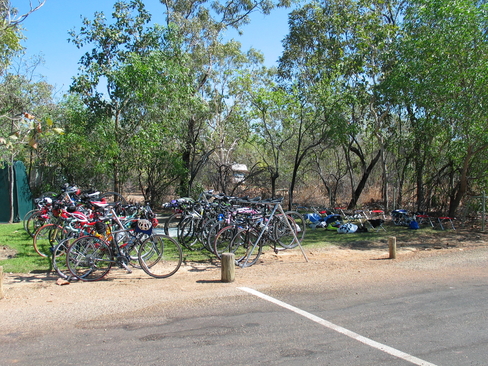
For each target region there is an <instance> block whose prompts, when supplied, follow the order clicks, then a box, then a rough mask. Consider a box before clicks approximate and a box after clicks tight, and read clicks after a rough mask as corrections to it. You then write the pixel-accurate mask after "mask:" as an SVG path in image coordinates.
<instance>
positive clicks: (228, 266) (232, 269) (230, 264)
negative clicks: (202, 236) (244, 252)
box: [220, 253, 236, 282]
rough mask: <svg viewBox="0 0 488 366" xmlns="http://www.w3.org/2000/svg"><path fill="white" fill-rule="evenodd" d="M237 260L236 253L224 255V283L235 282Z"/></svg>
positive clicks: (222, 262) (222, 260)
mask: <svg viewBox="0 0 488 366" xmlns="http://www.w3.org/2000/svg"><path fill="white" fill-rule="evenodd" d="M235 262H236V259H235V255H234V253H223V254H222V258H221V260H220V263H221V265H222V282H234V280H235V278H236V263H235Z"/></svg>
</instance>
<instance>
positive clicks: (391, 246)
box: [388, 236, 396, 259]
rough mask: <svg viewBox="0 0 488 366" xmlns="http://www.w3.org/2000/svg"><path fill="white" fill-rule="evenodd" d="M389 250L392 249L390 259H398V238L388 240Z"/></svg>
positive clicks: (391, 237) (392, 237)
mask: <svg viewBox="0 0 488 366" xmlns="http://www.w3.org/2000/svg"><path fill="white" fill-rule="evenodd" d="M388 248H389V249H390V259H396V237H394V236H390V237H389V238H388Z"/></svg>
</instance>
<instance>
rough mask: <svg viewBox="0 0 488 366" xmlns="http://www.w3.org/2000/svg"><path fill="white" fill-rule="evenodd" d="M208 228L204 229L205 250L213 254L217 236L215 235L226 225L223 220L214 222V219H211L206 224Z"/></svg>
mask: <svg viewBox="0 0 488 366" xmlns="http://www.w3.org/2000/svg"><path fill="white" fill-rule="evenodd" d="M208 224H209V225H211V226H210V228H206V231H207V235H206V236H207V238H206V244H205V248H207V249H208V251H209V252H211V253H213V254H215V246H214V244H215V238H216V236H217V233H218V232H219V231H220V230H221V229H222V228H223V227H224V226H226V225H227V223H226V222H225V221H224V220H220V221H218V220H216V219H213V220H212V222H209V223H208Z"/></svg>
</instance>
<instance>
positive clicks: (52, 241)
mask: <svg viewBox="0 0 488 366" xmlns="http://www.w3.org/2000/svg"><path fill="white" fill-rule="evenodd" d="M66 236H67V232H66V230H64V229H63V228H62V227H61V226H59V225H56V224H46V225H43V226H41V227H40V228H39V229H37V231H36V233H35V234H34V238H33V240H32V244H33V246H34V250H35V251H36V252H37V254H39V255H40V256H41V257H51V256H52V254H53V250H54V247H55V246H56V245H58V244H59V243H60V242H61V240H63V239H65V238H66Z"/></svg>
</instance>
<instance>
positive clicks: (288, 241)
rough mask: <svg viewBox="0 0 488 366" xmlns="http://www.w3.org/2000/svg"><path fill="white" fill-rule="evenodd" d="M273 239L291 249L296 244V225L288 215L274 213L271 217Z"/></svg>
mask: <svg viewBox="0 0 488 366" xmlns="http://www.w3.org/2000/svg"><path fill="white" fill-rule="evenodd" d="M270 229H271V230H273V239H274V240H275V241H276V242H277V243H278V244H279V245H280V246H282V247H283V248H286V249H291V248H295V247H296V246H297V245H298V242H297V241H296V239H295V236H296V237H297V239H298V226H297V224H296V223H295V220H294V219H293V218H292V217H291V216H288V215H285V216H283V215H276V216H275V217H274V219H273V227H272V228H270Z"/></svg>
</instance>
